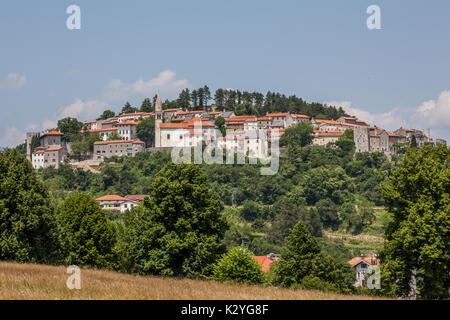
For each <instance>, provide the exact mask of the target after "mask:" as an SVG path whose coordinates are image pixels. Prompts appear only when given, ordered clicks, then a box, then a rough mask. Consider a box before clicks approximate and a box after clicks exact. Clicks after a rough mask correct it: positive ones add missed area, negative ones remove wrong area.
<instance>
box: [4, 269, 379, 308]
mask: <svg viewBox="0 0 450 320" xmlns="http://www.w3.org/2000/svg"><path fill="white" fill-rule="evenodd" d="M68 277H69V275H68V274H66V268H65V267H55V266H43V265H31V264H18V263H8V262H0V299H2V300H5V299H8V300H9V299H27V300H36V299H37V300H55V299H56V300H59V299H61V300H71V299H83V300H85V299H101V300H119V299H120V300H127V299H139V300H141V299H144V300H211V299H212V300H254V299H258V300H340V299H369V298H370V297H364V296H354V295H351V296H345V295H338V294H332V293H322V292H318V291H309V290H295V291H294V290H288V289H278V288H264V287H260V286H247V285H237V284H229V283H216V282H210V281H200V280H187V279H173V278H160V277H142V276H132V275H127V274H121V273H116V272H109V271H103V270H91V269H82V271H81V290H69V289H68V288H67V286H66V281H67V278H68Z"/></svg>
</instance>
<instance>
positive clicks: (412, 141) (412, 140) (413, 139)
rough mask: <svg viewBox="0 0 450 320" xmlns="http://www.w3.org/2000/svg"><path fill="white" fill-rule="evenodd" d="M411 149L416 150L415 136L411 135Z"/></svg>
mask: <svg viewBox="0 0 450 320" xmlns="http://www.w3.org/2000/svg"><path fill="white" fill-rule="evenodd" d="M410 146H411V148H417V139H416V136H415V135H413V136H412V137H411V145H410Z"/></svg>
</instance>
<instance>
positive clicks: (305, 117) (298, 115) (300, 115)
mask: <svg viewBox="0 0 450 320" xmlns="http://www.w3.org/2000/svg"><path fill="white" fill-rule="evenodd" d="M292 116H293V117H294V118H304V119H311V117H310V116H307V115H306V114H293V115H292Z"/></svg>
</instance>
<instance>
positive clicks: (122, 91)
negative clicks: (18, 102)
mask: <svg viewBox="0 0 450 320" xmlns="http://www.w3.org/2000/svg"><path fill="white" fill-rule="evenodd" d="M191 87H192V85H191V84H190V83H189V81H188V80H187V79H177V76H176V72H174V71H172V70H164V71H162V72H160V73H159V74H158V75H157V76H156V77H155V78H153V79H150V80H148V81H144V80H143V79H138V80H136V81H135V82H133V83H130V84H125V83H123V82H122V80H120V79H113V80H111V81H110V82H109V83H108V84H107V85H106V86H105V89H104V90H103V93H102V94H101V95H100V97H99V98H89V99H85V100H83V99H80V98H77V99H75V101H74V102H73V103H71V104H69V105H67V106H64V107H62V108H61V109H60V110H59V111H58V112H57V113H56V114H55V115H54V116H53V117H52V118H51V119H46V120H44V121H43V122H42V125H41V127H42V129H49V128H55V127H56V126H57V122H58V120H60V119H63V118H66V117H72V118H77V119H78V120H80V121H85V120H92V119H96V118H97V117H98V116H99V115H100V114H102V113H103V111H105V110H106V109H108V108H111V107H112V105H113V104H117V103H120V104H121V105H122V104H123V103H125V101H126V100H128V99H130V98H134V97H136V98H137V97H152V96H154V95H155V94H156V93H159V94H161V96H162V97H163V98H175V97H177V96H178V94H179V92H180V91H181V90H183V89H185V88H191ZM29 126H30V125H29ZM32 127H33V128H36V125H32ZM30 128H31V127H30Z"/></svg>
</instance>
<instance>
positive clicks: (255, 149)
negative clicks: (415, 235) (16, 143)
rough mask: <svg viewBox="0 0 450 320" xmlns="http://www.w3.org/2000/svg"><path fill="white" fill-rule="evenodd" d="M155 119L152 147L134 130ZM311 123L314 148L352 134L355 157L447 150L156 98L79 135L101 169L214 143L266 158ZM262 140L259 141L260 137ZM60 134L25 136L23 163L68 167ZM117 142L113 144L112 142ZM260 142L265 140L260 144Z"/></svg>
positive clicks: (392, 136)
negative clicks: (188, 107)
mask: <svg viewBox="0 0 450 320" xmlns="http://www.w3.org/2000/svg"><path fill="white" fill-rule="evenodd" d="M149 117H154V118H155V132H154V136H155V137H154V142H153V143H152V144H150V145H146V144H147V143H146V142H144V141H141V140H139V139H138V137H137V129H136V127H137V126H138V125H139V124H140V123H141V121H142V120H143V119H146V118H149ZM219 117H222V118H223V119H224V128H225V130H226V135H225V136H222V134H221V131H219V130H218V129H220V128H218V127H217V125H216V124H215V121H214V120H215V119H217V118H219ZM307 121H310V122H311V123H312V125H313V126H314V132H313V134H312V135H313V139H312V145H315V146H325V147H334V146H335V143H336V142H337V141H338V139H339V137H341V136H342V135H343V134H344V132H345V131H346V130H348V129H351V130H353V135H354V142H355V146H356V152H382V153H384V154H386V155H387V156H388V157H390V156H391V155H394V154H396V152H397V150H396V148H397V146H399V145H401V144H408V145H409V144H411V142H412V140H415V143H416V144H417V146H419V147H420V146H422V145H423V144H424V143H427V142H429V143H432V144H433V145H435V146H436V145H438V144H441V143H444V144H446V141H445V140H442V139H433V138H431V136H430V131H429V130H427V132H426V133H425V132H424V131H421V130H417V129H405V128H401V127H400V128H399V129H397V130H395V131H394V132H390V131H388V130H385V129H383V128H380V127H377V126H375V125H370V124H368V123H366V122H364V121H363V120H360V119H356V118H355V117H345V116H342V117H340V118H338V119H336V120H321V119H314V118H313V117H310V116H308V115H304V114H292V113H290V112H279V113H267V114H266V115H265V116H263V117H258V116H255V115H239V116H237V115H235V113H234V112H232V111H217V108H216V107H215V106H211V108H210V110H206V108H204V109H203V110H196V111H185V110H183V109H181V108H171V109H165V110H163V109H162V100H161V97H160V96H159V95H158V96H157V98H156V102H155V112H134V113H123V114H120V115H119V116H115V117H111V118H108V119H103V120H94V121H88V122H85V123H84V126H83V129H82V130H81V132H83V133H97V134H98V135H99V140H100V141H96V142H94V147H93V151H92V154H90V157H89V158H90V159H89V160H88V161H90V162H89V163H94V164H99V163H101V162H103V161H105V159H107V158H109V157H112V156H119V157H120V156H134V155H135V154H136V153H139V152H144V151H146V150H147V151H149V152H155V151H160V150H165V151H170V150H171V149H172V148H174V147H194V146H196V145H197V144H199V143H202V142H205V144H209V143H211V142H212V141H215V142H216V143H217V146H218V147H221V148H225V149H226V150H232V151H234V152H242V153H244V154H245V155H247V156H249V157H254V158H267V157H269V156H270V155H269V152H268V151H269V150H270V147H271V143H272V142H273V140H272V139H279V138H280V137H281V136H282V135H283V134H284V132H285V131H286V129H288V128H290V127H292V126H295V125H296V124H298V123H300V122H307ZM261 134H263V135H261ZM62 136H63V133H61V132H59V131H56V130H48V131H45V132H42V133H37V132H30V133H27V139H26V141H25V144H26V149H27V159H29V160H30V161H31V163H32V165H33V168H35V169H36V170H37V169H40V168H45V167H49V166H54V167H56V168H58V167H59V165H60V164H62V163H64V162H67V160H68V158H69V157H70V155H71V144H70V143H65V142H63V140H62ZM33 137H38V138H39V142H40V143H39V147H36V148H35V149H34V150H31V148H32V147H31V144H32V143H31V142H32V139H33ZM111 137H117V139H111ZM261 137H267V139H262V138H261Z"/></svg>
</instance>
